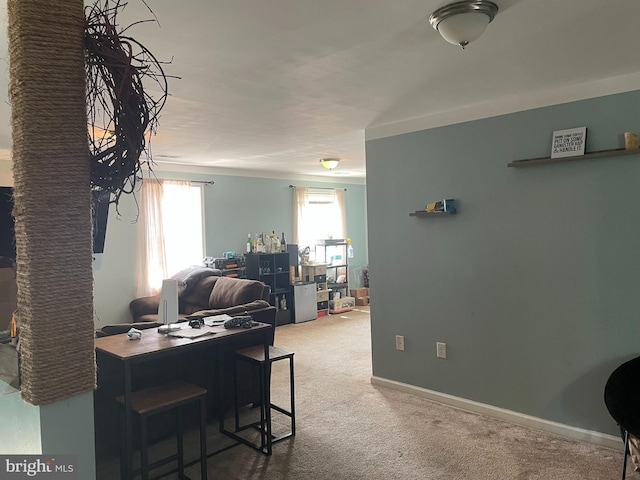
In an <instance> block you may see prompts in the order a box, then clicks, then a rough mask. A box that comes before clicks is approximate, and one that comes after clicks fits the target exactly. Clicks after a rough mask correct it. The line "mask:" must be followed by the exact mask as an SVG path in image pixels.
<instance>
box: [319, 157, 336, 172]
mask: <svg viewBox="0 0 640 480" xmlns="http://www.w3.org/2000/svg"><path fill="white" fill-rule="evenodd" d="M320 163H321V164H322V166H323V167H324V168H326V169H327V170H333V169H334V168H336V167H337V166H338V164H339V163H340V159H339V158H321V159H320Z"/></svg>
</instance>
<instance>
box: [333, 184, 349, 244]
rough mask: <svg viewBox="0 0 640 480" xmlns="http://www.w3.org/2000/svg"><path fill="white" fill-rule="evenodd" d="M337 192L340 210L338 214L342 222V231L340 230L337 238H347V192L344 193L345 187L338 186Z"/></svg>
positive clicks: (340, 226) (337, 205)
mask: <svg viewBox="0 0 640 480" xmlns="http://www.w3.org/2000/svg"><path fill="white" fill-rule="evenodd" d="M335 193H336V207H337V209H336V210H337V211H338V212H339V213H338V214H339V215H340V224H339V228H340V231H339V232H338V235H337V236H336V238H344V239H346V238H347V207H346V202H345V199H344V197H345V194H344V188H336V190H335Z"/></svg>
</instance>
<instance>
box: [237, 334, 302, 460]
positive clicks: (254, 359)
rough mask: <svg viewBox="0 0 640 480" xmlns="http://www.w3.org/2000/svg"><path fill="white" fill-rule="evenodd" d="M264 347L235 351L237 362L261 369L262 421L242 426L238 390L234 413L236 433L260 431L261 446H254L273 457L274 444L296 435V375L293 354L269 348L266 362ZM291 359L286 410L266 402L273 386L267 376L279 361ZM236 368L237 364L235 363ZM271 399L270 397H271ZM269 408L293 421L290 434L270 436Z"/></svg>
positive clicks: (258, 346)
mask: <svg viewBox="0 0 640 480" xmlns="http://www.w3.org/2000/svg"><path fill="white" fill-rule="evenodd" d="M264 353H265V350H264V347H263V346H262V345H256V346H254V347H248V348H243V349H240V350H236V351H235V358H236V360H240V361H245V362H249V363H251V364H253V365H257V366H258V367H259V369H260V398H261V399H263V400H262V402H261V405H260V420H259V421H258V422H253V423H249V424H247V425H243V426H241V425H240V414H239V411H238V395H237V393H238V392H237V388H236V389H234V390H235V392H234V393H235V399H234V413H235V422H236V425H235V427H236V432H239V431H241V430H245V429H247V428H250V427H255V428H258V429H259V430H260V445H259V446H258V445H255V444H254V445H252V446H253V447H254V448H256V449H257V450H259V451H261V452H262V453H266V454H267V455H271V446H272V444H274V443H276V442H279V441H281V440H284V439H285V438H289V437H293V436H295V434H296V407H295V387H294V374H293V352H289V351H287V350H283V349H282V348H278V347H274V346H271V345H270V346H269V360H268V362H265V360H264ZM284 359H289V389H290V391H289V395H290V401H291V404H290V407H289V410H286V409H284V408H282V407H279V406H278V405H275V404H273V403H271V402H269V404H268V405H267V402H266V401H264V399H265V398H267V396H266V392H267V389H270V388H271V385H267V384H266V383H267V382H266V378H267V377H268V378H271V376H270V375H267V371H266V369H267V368H268V369H269V372H270V371H271V365H272V364H273V363H274V362H277V361H278V360H284ZM234 366H235V362H234ZM235 375H236V372H235V371H234V375H233V377H234V380H235ZM269 391H270V390H269ZM269 397H270V396H269ZM267 408H271V409H273V410H276V411H278V412H280V413H282V414H283V415H286V416H288V417H289V418H290V419H291V429H290V431H289V432H287V433H284V434H282V435H279V436H269V433H270V432H271V431H272V430H271V425H267V420H266V419H267V418H271V416H270V415H267Z"/></svg>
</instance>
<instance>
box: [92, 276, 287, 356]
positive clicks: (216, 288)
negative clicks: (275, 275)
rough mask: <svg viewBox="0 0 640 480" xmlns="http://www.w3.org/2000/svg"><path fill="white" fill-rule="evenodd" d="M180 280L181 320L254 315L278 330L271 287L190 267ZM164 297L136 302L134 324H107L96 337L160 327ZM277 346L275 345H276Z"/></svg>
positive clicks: (254, 317) (157, 296)
mask: <svg viewBox="0 0 640 480" xmlns="http://www.w3.org/2000/svg"><path fill="white" fill-rule="evenodd" d="M172 278H173V279H175V280H178V321H184V320H187V319H192V318H200V317H207V316H212V315H221V314H227V315H231V316H236V315H245V314H248V315H251V317H252V318H253V320H254V321H256V322H262V323H268V324H270V325H271V326H273V327H274V328H275V325H276V309H275V307H273V306H271V305H270V304H269V293H270V288H269V286H268V285H265V284H264V283H262V282H259V281H257V280H246V279H240V278H231V277H222V276H220V270H217V269H214V268H203V267H190V268H187V269H185V270H182V271H181V272H178V273H177V274H176V275H174V276H173V277H172ZM159 304H160V295H154V296H149V297H140V298H136V299H134V300H132V301H131V302H130V304H129V310H130V312H131V317H132V319H133V323H128V324H113V325H105V326H103V327H102V328H101V329H100V330H98V331H97V332H96V336H104V335H114V334H117V333H125V332H127V331H128V330H129V329H130V328H131V327H135V328H138V329H139V330H144V329H146V328H153V327H158V326H159V325H160V323H159V322H158V306H159ZM272 343H273V342H272Z"/></svg>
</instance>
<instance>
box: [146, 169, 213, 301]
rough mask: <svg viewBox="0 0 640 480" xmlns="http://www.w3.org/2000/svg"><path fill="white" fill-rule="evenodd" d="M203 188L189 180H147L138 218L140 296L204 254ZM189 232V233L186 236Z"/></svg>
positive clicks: (150, 291)
mask: <svg viewBox="0 0 640 480" xmlns="http://www.w3.org/2000/svg"><path fill="white" fill-rule="evenodd" d="M201 202H202V197H201V189H200V188H196V187H192V186H191V183H190V182H188V181H179V180H158V179H152V178H150V179H144V180H143V182H142V188H141V192H140V218H139V219H138V255H137V258H138V269H137V270H138V272H137V273H138V292H137V294H138V296H139V297H142V296H146V295H155V294H157V293H159V292H160V288H161V287H162V280H163V279H165V278H169V277H170V276H171V275H173V274H175V273H176V272H178V271H179V270H181V269H182V268H185V267H187V266H189V265H191V264H198V263H201V261H202V257H203V250H204V249H203V244H202V243H203V242H202V239H203V235H202V209H201V207H202V205H201ZM185 232H188V235H185Z"/></svg>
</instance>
